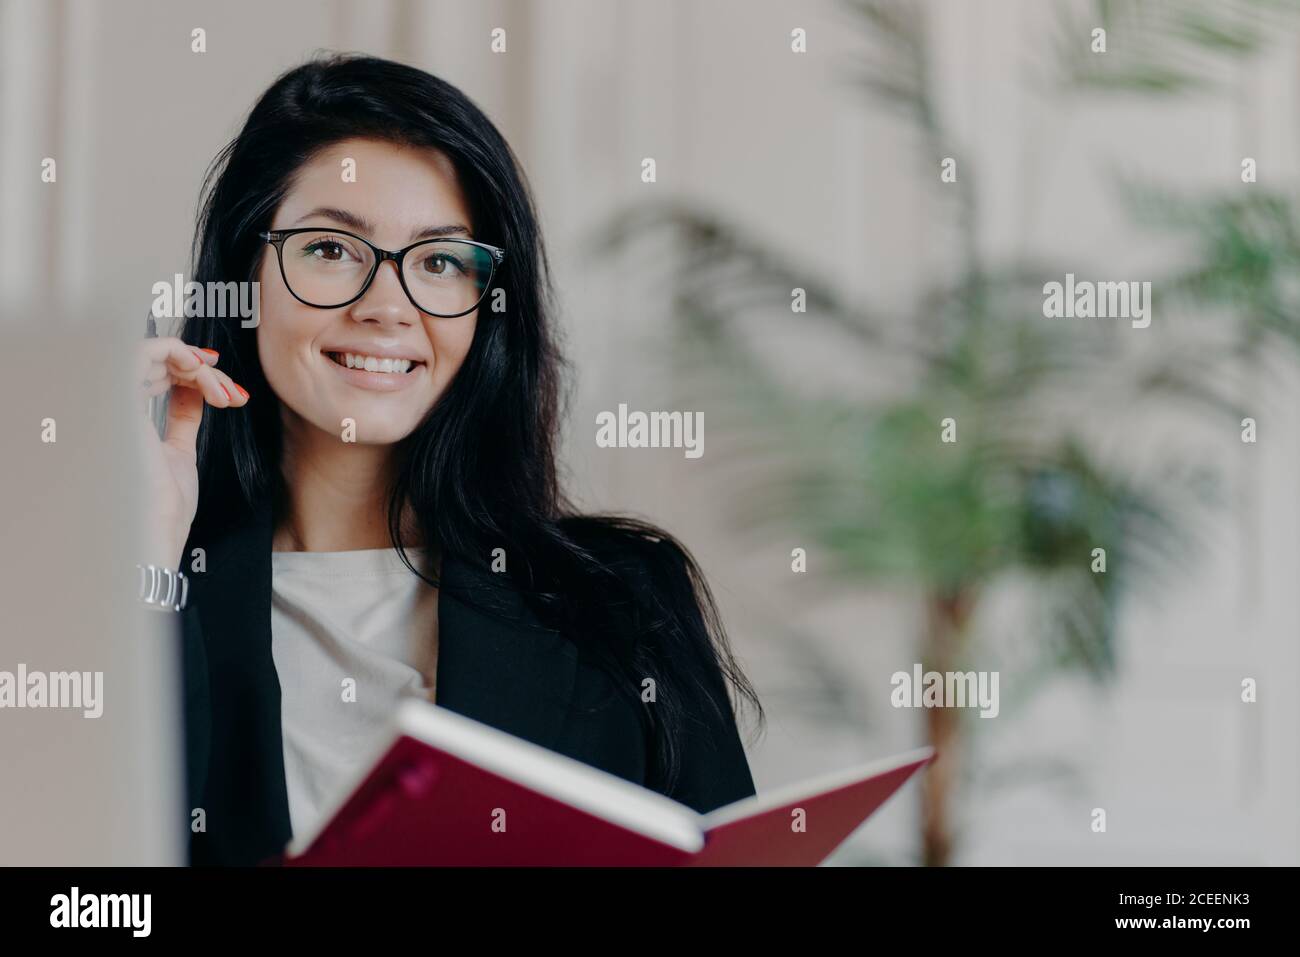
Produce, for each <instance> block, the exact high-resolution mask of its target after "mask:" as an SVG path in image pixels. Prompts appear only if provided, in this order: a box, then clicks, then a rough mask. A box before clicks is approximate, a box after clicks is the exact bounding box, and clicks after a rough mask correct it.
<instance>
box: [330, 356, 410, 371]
mask: <svg viewBox="0 0 1300 957" xmlns="http://www.w3.org/2000/svg"><path fill="white" fill-rule="evenodd" d="M332 355H333V356H334V358H336V359H338V360H339V362H340V363H341V364H342V365H345V366H347V367H348V368H349V369H364V370H366V371H367V372H390V373H404V372H409V371H410V370H411V366H412V365H414V363H413V362H412V361H411V360H410V359H380V358H379V357H378V356H364V355H359V354H358V353H355V352H335V353H332Z"/></svg>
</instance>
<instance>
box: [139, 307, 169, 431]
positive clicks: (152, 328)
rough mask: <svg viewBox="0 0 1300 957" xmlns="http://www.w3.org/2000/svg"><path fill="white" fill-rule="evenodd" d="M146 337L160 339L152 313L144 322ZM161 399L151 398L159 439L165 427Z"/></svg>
mask: <svg viewBox="0 0 1300 957" xmlns="http://www.w3.org/2000/svg"><path fill="white" fill-rule="evenodd" d="M144 337H145V338H146V339H157V338H158V323H157V321H155V319H154V317H153V313H152V312H150V313H149V315H148V316H147V317H146V318H145V321H144ZM159 398H161V397H160V396H156V395H151V396H149V420H150V421H151V422H153V427H154V429H155V431H157V433H158V437H159V438H163V429H164V428H165V426H164V424H163V422H162V416H161V414H160V413H159V407H160V405H161V403H160V402H159V401H158V400H159Z"/></svg>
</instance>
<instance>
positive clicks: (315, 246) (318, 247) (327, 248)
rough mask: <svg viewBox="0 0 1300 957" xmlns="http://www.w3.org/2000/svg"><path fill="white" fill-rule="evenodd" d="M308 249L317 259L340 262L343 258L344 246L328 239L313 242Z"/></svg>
mask: <svg viewBox="0 0 1300 957" xmlns="http://www.w3.org/2000/svg"><path fill="white" fill-rule="evenodd" d="M307 251H308V252H309V253H311V254H312V255H313V256H315V257H316V258H317V259H323V260H325V261H326V262H338V261H339V260H341V259H342V258H343V247H342V246H340V245H339V244H338V243H336V242H333V241H331V240H328V239H323V240H321V241H320V242H315V243H312V244H311V245H310V246H308V247H307Z"/></svg>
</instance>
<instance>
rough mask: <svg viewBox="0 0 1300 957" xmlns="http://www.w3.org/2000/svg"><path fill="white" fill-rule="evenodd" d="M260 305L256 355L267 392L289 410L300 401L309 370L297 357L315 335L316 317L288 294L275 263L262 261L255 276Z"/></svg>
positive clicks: (311, 310) (318, 320) (317, 319)
mask: <svg viewBox="0 0 1300 957" xmlns="http://www.w3.org/2000/svg"><path fill="white" fill-rule="evenodd" d="M259 282H260V283H261V294H262V304H261V310H260V312H259V316H260V320H259V322H258V325H257V355H258V358H259V359H260V360H261V363H262V371H263V373H264V374H265V376H266V381H267V383H268V384H269V385H270V386H271V390H272V391H273V392H275V393H276V395H277V396H279V398H280V399H281V400H282V401H285V402H286V403H288V404H289V405H290V406H291V407H292V406H294V405H295V404H296V400H298V401H300V400H301V399H303V398H304V396H303V393H304V392H305V390H306V389H307V388H308V385H307V382H306V379H307V378H309V370H308V369H307V368H305V367H304V364H303V362H302V361H300V360H301V356H302V355H303V354H304V352H305V350H306V345H307V344H309V343H310V342H311V341H312V340H313V337H314V336H315V335H316V330H317V325H318V323H319V322H320V318H319V317H318V316H315V315H313V314H312V313H314V312H317V311H318V310H313V309H311V308H310V307H309V306H304V305H303V304H302V303H300V302H298V300H296V299H294V298H293V296H291V295H290V294H289V291H288V290H287V289H286V288H285V287H284V283H283V282H282V281H281V280H280V273H279V268H278V267H277V266H276V265H275V261H274V260H271V261H270V262H269V263H267V262H264V263H263V264H262V269H261V272H260V275H259ZM297 411H300V410H297Z"/></svg>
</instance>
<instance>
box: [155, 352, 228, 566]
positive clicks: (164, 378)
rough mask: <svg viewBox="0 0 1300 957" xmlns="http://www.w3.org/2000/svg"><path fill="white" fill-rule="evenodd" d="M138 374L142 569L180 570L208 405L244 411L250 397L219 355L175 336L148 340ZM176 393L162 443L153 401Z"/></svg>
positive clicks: (196, 500)
mask: <svg viewBox="0 0 1300 957" xmlns="http://www.w3.org/2000/svg"><path fill="white" fill-rule="evenodd" d="M137 348H138V352H137V355H138V362H137V366H136V367H137V369H138V370H139V375H138V377H137V381H138V382H139V390H140V396H141V399H142V402H143V404H144V407H145V409H144V412H143V414H142V415H141V419H140V421H141V423H142V425H143V427H144V429H145V432H146V433H147V434H146V435H145V436H144V443H143V444H144V449H145V452H144V456H145V492H146V495H147V496H148V498H147V499H146V509H145V512H146V526H145V542H144V545H145V551H144V556H143V558H142V560H141V564H152V565H160V566H163V567H166V568H172V569H176V570H182V569H181V567H180V563H181V559H182V558H183V556H182V554H181V553H182V551H183V550H184V548H185V540H186V539H187V538H188V537H189V534H190V524H191V523H192V522H193V521H194V513H195V510H196V509H197V508H198V504H199V473H198V456H197V454H196V452H195V441H196V439H197V438H198V434H199V423H200V422H201V421H202V420H203V404H204V403H205V402H206V403H207V404H208V405H210V406H212V407H213V408H217V409H227V408H238V407H240V406H243V405H244V404H246V403H247V402H248V393H247V392H246V391H245V390H244V389H243V388H241V387H240V386H239V385H236V384H235V381H234V380H233V379H231V378H230V376H228V375H226V374H225V373H224V372H222V371H221V370H220V369H217V368H216V364H217V358H218V356H217V353H216V352H214V351H212V350H211V349H200V348H198V347H197V346H191V345H186V344H185V343H184V342H182V341H181V340H180V339H177V338H175V337H173V336H169V337H166V338H153V339H145V340H143V341H142V342H141V343H140V344H139V346H138V347H137ZM169 389H170V390H171V401H170V403H169V405H168V408H167V430H166V433H165V438H162V439H159V438H158V433H157V431H156V429H155V428H154V424H153V422H152V421H151V420H150V418H149V413H148V406H149V401H148V400H149V399H150V398H152V397H154V396H158V395H162V394H163V393H164V392H167V391H168V390H169Z"/></svg>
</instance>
